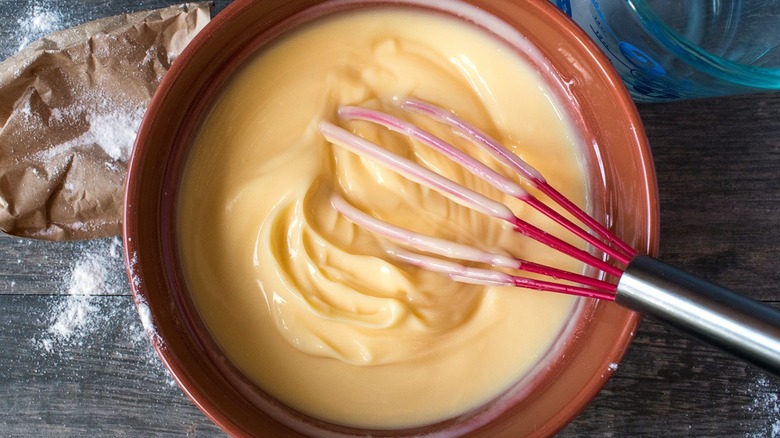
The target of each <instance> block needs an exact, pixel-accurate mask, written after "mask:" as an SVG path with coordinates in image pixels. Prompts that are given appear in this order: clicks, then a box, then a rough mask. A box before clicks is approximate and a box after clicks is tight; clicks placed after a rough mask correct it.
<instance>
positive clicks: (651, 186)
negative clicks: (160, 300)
mask: <svg viewBox="0 0 780 438" xmlns="http://www.w3.org/2000/svg"><path fill="white" fill-rule="evenodd" d="M432 1H433V2H434V3H435V2H436V0H432ZM255 3H256V2H253V1H252V0H236V1H235V2H233V3H231V4H230V5H229V6H228V7H227V8H225V9H224V10H223V11H222V12H220V13H219V14H217V15H216V16H215V17H214V19H213V20H212V21H211V22H210V23H208V25H207V26H206V28H204V29H203V30H202V31H201V32H200V33H199V34H198V35H196V37H195V39H194V40H193V41H192V42H191V43H190V44H189V45H188V46H187V47H186V48H185V50H184V51H183V52H182V54H181V55H180V56H179V58H178V59H177V60H176V61H175V62H174V63H173V65H172V66H171V68H170V70H169V72H168V73H167V74H166V75H165V77H164V78H163V80H162V81H161V83H160V86H159V87H158V89H157V91H156V92H155V94H154V96H153V98H152V101H151V103H150V105H149V107H148V109H147V115H146V116H145V117H144V119H143V121H142V123H141V126H140V128H139V131H138V135H137V139H136V144H135V147H134V150H133V154H132V157H131V159H130V161H129V162H128V178H127V181H126V186H125V204H124V210H123V215H124V217H123V219H124V221H123V240H124V250H125V258H126V266H127V272H128V276H129V278H130V284H131V288H132V293H133V296H134V300H135V303H136V305H137V306H138V308H139V310H140V311H142V312H148V311H149V310H151V315H152V319H151V321H149V323H148V325H149V326H146V325H145V328H146V329H147V332H149V333H150V337H151V339H152V343H153V345H154V348H155V350H156V351H157V353H158V356H159V357H160V358H161V359H162V361H163V363H164V364H165V366H166V368H168V370H169V371H170V373H171V375H172V376H173V378H174V380H175V381H176V382H177V384H178V385H179V387H180V388H181V389H182V390H183V391H184V393H185V394H186V395H187V396H188V397H189V398H190V399H191V400H192V401H193V402H194V403H195V404H196V405H197V406H198V407H199V408H200V409H201V410H202V411H203V412H204V413H205V414H206V415H207V416H208V417H209V418H210V419H211V420H212V421H214V422H215V423H216V424H217V425H219V426H220V427H221V428H223V429H224V430H226V431H228V432H229V433H231V434H234V435H245V434H249V431H248V430H246V429H245V428H244V427H242V426H241V425H240V424H238V423H237V422H236V421H235V420H234V418H232V416H231V415H229V414H228V413H226V412H224V411H223V409H222V408H221V407H220V406H218V405H217V404H216V402H215V401H214V400H212V398H211V397H209V396H208V394H207V393H208V390H207V389H204V388H203V387H202V386H201V385H200V384H198V382H197V381H196V380H195V378H196V377H194V376H193V375H192V374H191V373H190V371H189V370H187V369H185V368H184V367H183V366H182V363H181V362H180V360H179V359H178V358H177V357H176V356H175V354H174V352H172V351H171V350H169V349H168V348H167V346H166V343H165V341H164V340H163V339H161V338H160V336H159V333H158V331H157V327H158V324H159V323H160V321H161V319H162V318H160V317H159V316H158V314H160V313H161V312H162V311H163V309H157V308H151V309H149V301H150V300H149V296H148V293H149V291H148V290H147V285H148V284H149V283H148V281H146V280H145V279H144V275H145V273H144V267H143V266H142V265H141V262H140V261H139V259H138V254H139V251H143V250H141V249H140V245H141V243H140V242H139V239H138V236H139V233H143V232H145V231H148V230H143V229H141V228H139V225H140V224H139V222H140V221H139V216H138V215H139V214H141V213H140V211H139V208H138V205H139V202H138V199H139V196H141V195H142V194H143V193H144V191H145V190H144V189H143V188H142V187H140V183H139V181H138V180H139V178H140V177H139V176H138V175H139V174H140V173H141V172H142V171H143V170H144V166H146V167H149V166H150V165H149V164H146V161H145V160H146V158H145V155H146V154H148V153H149V152H148V151H149V149H150V147H151V146H149V144H148V142H146V139H147V138H149V137H150V136H151V135H152V132H153V131H154V130H155V129H158V128H157V127H158V126H159V125H160V124H161V123H163V121H162V120H160V116H159V113H160V111H161V110H162V109H163V106H164V103H165V102H166V100H167V99H169V95H170V93H171V90H172V88H173V87H174V86H175V85H176V83H177V81H178V80H180V78H181V77H182V75H184V74H185V73H186V71H187V68H188V66H189V65H190V63H192V62H193V58H195V57H196V56H197V55H198V53H199V51H201V50H203V46H204V45H206V44H207V43H208V42H209V41H210V38H212V37H213V36H214V35H215V34H216V33H219V32H220V29H222V28H223V27H224V26H227V25H229V24H230V23H232V22H234V21H236V20H239V19H241V17H242V16H243V15H244V13H245V12H246V11H247V10H248V9H249V8H253V7H257V5H256V4H255ZM335 3H350V1H349V0H346V1H345V0H335ZM369 3H371V2H369ZM373 3H377V4H392V5H394V4H399V3H406V2H405V1H400V2H398V1H384V2H383V1H375V2H373ZM467 3H470V2H467ZM526 3H527V4H528V6H529V7H531V8H535V10H536V11H537V12H538V13H539V14H540V15H541V16H544V17H545V18H546V19H548V20H550V22H551V23H555V25H557V26H559V27H561V31H565V32H566V33H568V34H569V36H570V37H571V38H573V39H575V40H576V42H577V43H578V44H579V45H581V46H582V48H583V50H584V52H585V53H587V54H588V56H590V57H591V58H592V59H593V60H594V61H595V63H596V64H597V65H599V66H600V67H601V74H602V78H603V79H604V80H605V81H606V82H607V83H609V84H610V85H611V88H612V89H613V90H614V93H613V95H612V97H613V98H614V103H615V105H616V106H618V107H620V108H621V109H622V111H623V114H624V116H625V118H626V120H627V124H628V125H629V127H630V130H631V131H630V132H631V133H632V135H633V136H634V139H633V142H632V144H633V145H634V146H636V148H635V149H636V151H635V152H636V153H637V154H638V155H637V159H638V162H639V166H640V167H641V172H642V174H643V177H644V181H643V186H644V189H645V192H644V197H643V199H644V201H645V204H644V205H643V206H642V209H643V210H644V211H645V212H646V213H647V216H646V220H647V223H646V228H647V229H646V230H645V234H646V236H647V237H648V240H647V242H645V247H644V248H643V252H645V253H647V254H649V255H655V254H656V253H657V251H658V245H659V231H660V224H659V222H660V220H659V219H660V211H659V201H658V190H657V181H656V178H655V170H654V165H653V160H652V155H651V151H650V148H649V145H648V142H647V139H646V136H645V133H644V128H643V126H642V123H641V119H640V117H639V113H638V111H637V109H636V106H635V104H634V102H633V100H631V97H630V95H629V93H628V91H627V90H626V89H625V87H624V85H623V82H622V80H621V79H620V77H619V75H618V74H617V73H616V71H615V70H614V69H613V68H612V67H611V64H610V62H609V60H608V59H607V57H606V56H605V55H604V54H603V53H602V52H601V51H600V49H598V47H597V46H596V45H595V44H594V43H593V42H592V40H591V39H590V38H589V37H588V36H587V35H586V34H585V33H584V32H583V31H582V30H581V29H580V28H579V27H577V26H576V24H574V23H573V22H571V21H570V20H569V18H568V17H567V16H566V15H565V14H563V13H562V12H561V11H559V10H558V9H557V8H555V7H554V6H553V5H552V4H550V3H549V2H548V1H547V0H527V1H526ZM487 12H489V13H490V11H489V10H488V11H487ZM162 147H167V146H162ZM147 161H148V160H147ZM155 166H159V163H155ZM160 171H164V169H157V172H160ZM171 196H173V195H171ZM160 202H161V203H162V202H163V201H160ZM155 232H156V233H159V235H158V238H159V239H166V238H168V239H170V236H166V235H165V234H166V233H165V232H164V231H162V232H160V231H159V230H155ZM157 255H158V256H164V251H163V253H162V254H161V253H160V252H159V249H158V254H157ZM158 274H159V273H158ZM164 277H165V276H164V275H162V276H161V275H157V276H156V278H155V279H156V280H163V281H164V280H166V279H165V278H164ZM167 280H170V279H167ZM153 287H156V286H153ZM620 312H621V313H622V314H623V317H624V321H623V322H622V323H621V324H620V332H619V336H617V339H619V340H620V342H617V343H616V344H614V345H613V346H612V348H611V349H609V353H608V355H607V356H608V357H606V358H604V360H608V361H609V363H608V365H609V364H611V363H614V362H617V361H619V359H620V358H622V357H623V355H624V354H625V352H626V350H627V348H628V346H629V344H630V342H631V339H632V338H633V335H634V333H635V331H636V327H637V325H638V323H639V315H638V314H636V313H634V312H630V311H627V310H624V309H621V310H620ZM145 322H147V321H145ZM184 323H185V322H182V321H178V322H176V324H178V326H179V327H182V324H184ZM611 375H612V374H611V373H609V372H607V373H604V374H601V375H600V376H596V375H594V376H593V378H591V379H590V380H589V381H588V382H587V384H586V385H585V386H583V387H582V389H581V391H580V392H579V393H578V394H577V395H576V397H575V398H573V399H571V400H569V402H568V403H567V404H566V408H567V409H562V410H561V413H559V414H558V415H557V416H555V417H553V418H551V419H550V420H549V421H548V423H547V424H545V425H542V426H540V428H539V429H538V432H539V434H540V435H546V434H552V433H555V432H557V431H558V430H560V429H562V428H563V427H564V426H565V425H566V424H568V422H569V421H571V419H572V418H574V416H576V415H577V414H578V413H579V412H581V411H582V410H583V409H584V408H585V407H586V406H587V404H588V403H589V401H590V400H592V399H593V398H594V397H595V396H596V395H597V394H598V392H599V391H600V390H601V388H602V387H603V386H604V385H605V384H606V381H607V380H608V379H609V378H610V377H611Z"/></svg>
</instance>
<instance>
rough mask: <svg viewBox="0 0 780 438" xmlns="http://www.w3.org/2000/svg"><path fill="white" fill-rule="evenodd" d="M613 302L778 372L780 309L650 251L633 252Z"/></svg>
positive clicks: (778, 373)
mask: <svg viewBox="0 0 780 438" xmlns="http://www.w3.org/2000/svg"><path fill="white" fill-rule="evenodd" d="M615 302H616V303H618V304H620V305H622V306H624V307H627V308H629V309H632V310H635V311H637V312H640V313H642V314H645V315H648V316H652V317H654V318H656V319H659V320H661V321H663V322H665V323H667V324H669V325H671V326H674V327H676V328H679V329H681V330H683V331H685V332H687V333H689V334H691V335H694V336H696V337H698V338H700V339H703V340H704V341H706V342H709V343H710V344H712V345H714V346H716V347H719V348H721V349H722V350H724V351H727V352H729V353H732V354H734V355H736V356H738V357H740V358H742V359H745V360H747V361H748V362H751V363H753V364H755V365H758V366H760V367H762V368H764V369H765V370H767V371H770V372H772V373H774V374H776V375H780V311H779V310H777V309H775V308H772V307H769V306H767V305H765V304H762V303H759V302H757V301H754V300H751V299H749V298H747V297H744V296H742V295H739V294H737V293H735V292H732V291H730V290H728V289H725V288H723V287H721V286H718V285H716V284H713V283H710V282H707V281H705V280H702V279H700V278H697V277H695V276H693V275H691V274H688V273H686V272H684V271H681V270H679V269H677V268H674V267H672V266H670V265H667V264H666V263H663V262H661V261H659V260H656V259H654V258H652V257H647V256H637V257H635V258H634V259H633V260H632V261H631V263H630V264H629V265H628V267H627V268H626V271H625V273H624V274H623V276H622V277H621V278H620V282H618V285H617V296H616V297H615Z"/></svg>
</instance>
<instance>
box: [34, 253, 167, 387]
mask: <svg viewBox="0 0 780 438" xmlns="http://www.w3.org/2000/svg"><path fill="white" fill-rule="evenodd" d="M77 250H78V254H77V255H76V257H75V258H74V261H73V263H72V264H71V266H70V267H69V269H68V270H67V271H66V272H63V273H62V278H63V284H62V285H61V286H60V290H59V291H58V292H59V294H58V296H55V297H54V299H53V304H52V305H51V307H50V308H49V312H48V315H47V320H46V321H45V323H46V325H47V328H46V329H45V332H44V333H43V334H42V335H41V336H40V337H39V338H37V339H34V340H33V344H34V345H35V346H36V347H38V348H39V349H40V350H42V351H44V352H45V353H47V354H50V355H56V356H58V357H62V358H65V359H68V358H72V357H75V356H77V354H78V353H77V352H78V350H81V349H88V348H96V347H98V346H101V348H103V347H102V346H103V345H106V344H109V345H110V344H112V343H115V342H117V341H118V342H119V343H120V344H122V343H123V341H124V343H127V344H129V347H130V348H131V349H133V350H136V351H138V352H140V353H142V355H143V359H144V360H145V361H146V362H147V363H148V364H150V365H154V366H155V367H156V368H157V370H158V371H161V372H163V373H165V375H166V377H167V379H168V383H169V384H170V385H175V382H174V381H173V379H172V378H170V376H169V375H168V374H167V372H165V371H164V369H163V367H162V364H161V363H160V360H159V358H158V357H157V354H156V352H155V351H154V349H153V348H152V345H151V342H150V341H149V336H154V330H153V326H152V322H151V313H150V312H149V308H148V305H146V303H145V302H142V303H139V306H138V310H137V309H136V306H135V305H133V301H132V299H131V298H130V297H128V296H127V295H128V293H129V286H128V283H127V277H126V275H125V269H124V257H123V250H122V242H121V240H119V239H118V238H112V239H108V240H94V241H85V242H82V243H79V247H78V248H77ZM52 275H56V273H52ZM107 296H108V297H110V298H111V299H106V298H105V297H107ZM118 304H121V305H118ZM147 332H148V335H147ZM108 353H109V354H112V355H115V356H122V355H123V354H126V353H122V352H121V351H116V352H108Z"/></svg>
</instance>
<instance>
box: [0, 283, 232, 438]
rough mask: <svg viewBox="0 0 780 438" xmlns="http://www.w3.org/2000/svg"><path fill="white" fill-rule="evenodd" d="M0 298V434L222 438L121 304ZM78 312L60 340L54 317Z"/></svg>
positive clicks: (130, 309)
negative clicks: (80, 316)
mask: <svg viewBox="0 0 780 438" xmlns="http://www.w3.org/2000/svg"><path fill="white" fill-rule="evenodd" d="M80 298H85V297H72V296H66V295H62V296H53V297H47V296H40V295H24V296H22V295H3V296H0V315H3V318H2V322H0V345H2V346H3V348H2V349H0V364H2V366H0V435H3V436H79V435H80V436H86V435H89V436H120V435H131V436H149V435H183V434H188V433H193V434H197V435H199V436H205V435H215V436H219V435H222V433H221V431H220V430H219V429H218V428H217V427H216V426H215V425H213V424H212V423H211V421H209V420H208V419H207V418H206V417H205V416H204V415H203V414H202V413H201V412H200V411H199V410H198V408H197V407H195V405H194V404H192V403H191V402H190V400H189V399H188V398H186V397H185V396H184V394H183V393H182V392H181V391H180V390H179V388H178V387H177V386H176V385H175V382H174V381H173V379H172V378H171V377H170V376H169V374H168V373H167V371H166V370H165V369H164V367H163V365H162V363H161V362H160V361H159V359H158V358H157V356H156V353H155V352H154V351H153V349H152V347H151V343H150V342H149V341H148V339H147V337H146V334H145V333H144V331H143V328H142V327H141V324H140V322H139V318H138V314H137V312H136V311H135V307H134V305H133V302H132V299H131V298H130V297H129V296H92V297H86V298H88V299H89V301H88V302H87V303H85V302H82V303H81V305H80V306H78V305H76V304H75V303H76V301H75V300H76V299H80ZM74 307H81V308H82V309H83V308H85V307H88V308H89V309H88V313H89V317H88V318H87V320H88V324H82V325H75V326H74V327H73V333H72V334H71V335H70V336H69V337H65V336H62V335H61V334H58V330H56V323H57V317H58V316H61V315H63V314H65V313H67V311H68V310H69V309H70V310H72V309H73V308H74Z"/></svg>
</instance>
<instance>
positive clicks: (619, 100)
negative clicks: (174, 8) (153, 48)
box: [124, 0, 658, 437]
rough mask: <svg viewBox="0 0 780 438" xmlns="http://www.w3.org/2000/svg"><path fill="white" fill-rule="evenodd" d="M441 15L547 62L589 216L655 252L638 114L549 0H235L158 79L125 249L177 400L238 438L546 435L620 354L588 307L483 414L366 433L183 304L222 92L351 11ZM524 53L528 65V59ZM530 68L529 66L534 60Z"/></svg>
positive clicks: (133, 175) (605, 307)
mask: <svg viewBox="0 0 780 438" xmlns="http://www.w3.org/2000/svg"><path fill="white" fill-rule="evenodd" d="M380 5H381V6H387V5H398V6H403V7H414V8H418V9H430V10H438V11H439V12H443V13H445V14H449V15H452V16H457V17H460V18H462V19H465V20H467V21H469V22H471V23H472V24H473V25H475V26H479V27H481V28H483V29H484V30H485V31H486V32H490V33H493V34H494V35H496V36H497V37H498V38H500V39H503V40H505V41H506V42H507V43H509V44H514V43H516V42H517V41H519V40H518V38H519V39H522V38H527V39H528V40H530V42H532V43H533V44H534V45H535V46H536V47H537V48H538V50H539V52H540V53H541V54H542V55H543V57H544V58H546V63H545V65H536V66H537V67H538V68H539V69H542V70H544V71H543V74H544V76H545V77H546V78H547V80H548V81H549V86H550V88H551V89H552V90H553V91H554V92H555V93H557V94H558V98H559V100H560V101H561V102H563V104H564V106H565V107H566V110H567V111H568V112H569V114H570V116H571V118H572V120H574V121H575V124H576V129H577V130H578V131H579V134H580V135H581V136H582V138H583V140H584V141H583V144H584V145H586V147H588V148H589V149H588V150H586V151H584V153H585V156H586V160H587V161H588V167H589V171H590V175H589V176H590V178H591V181H592V190H591V199H592V200H593V201H594V209H593V210H594V214H595V215H596V216H598V217H599V219H601V220H605V221H608V222H610V223H611V224H612V227H613V229H614V230H615V231H616V232H617V233H618V234H619V235H620V236H622V237H623V238H624V240H626V241H627V242H629V243H631V244H633V245H634V246H635V247H636V248H638V249H639V250H641V251H644V252H647V253H649V254H651V255H652V254H654V253H655V251H656V248H657V243H658V199H657V193H656V186H655V175H654V170H653V166H652V160H651V156H650V151H649V148H648V146H647V141H646V139H645V136H644V131H643V128H642V125H641V122H640V120H639V116H638V114H637V111H636V109H635V107H634V105H633V102H632V101H631V99H630V97H629V95H628V93H627V92H626V91H625V89H624V88H623V85H622V82H621V80H620V78H619V77H618V76H617V74H615V72H613V70H612V68H611V66H610V65H609V62H608V61H607V59H606V58H605V57H604V56H603V55H602V54H601V52H599V50H598V49H597V48H596V47H595V46H594V45H593V44H592V43H591V41H590V39H589V38H588V37H587V36H586V35H585V34H584V33H582V32H581V31H580V30H579V29H578V28H577V27H576V26H575V25H574V24H573V23H572V22H570V21H569V20H568V19H567V18H566V17H565V16H564V15H563V14H562V13H560V12H559V11H558V10H557V9H555V8H554V7H553V6H551V4H550V3H549V2H548V1H547V0H524V1H517V0H505V1H499V0H473V1H469V2H460V1H454V0H450V1H437V0H395V1H390V0H386V1H380V0H373V1H370V0H369V1H366V0H364V1H347V0H340V1H330V2H328V1H326V2H321V1H315V0H292V1H290V0H269V1H263V2H255V1H249V0H238V1H236V2H234V3H232V4H231V5H230V6H229V7H228V8H227V9H225V10H224V11H223V12H221V13H220V14H218V15H217V16H216V17H215V19H214V20H213V21H212V22H211V23H210V24H209V25H208V27H207V28H206V29H204V30H203V31H202V32H201V33H200V34H199V35H198V37H197V38H196V39H195V41H193V43H192V44H190V46H189V47H187V50H185V52H184V53H183V54H182V55H181V57H180V58H179V59H178V60H177V61H176V62H175V63H174V65H173V67H172V68H171V70H170V72H169V73H168V74H167V75H166V77H165V79H164V80H163V82H162V84H161V85H160V87H159V89H158V90H157V93H156V94H155V96H154V98H153V100H152V103H151V105H150V107H149V109H148V111H147V114H146V117H145V118H144V121H143V123H142V125H141V129H140V132H139V135H138V140H137V143H136V146H135V151H134V154H133V157H132V160H131V163H130V171H129V176H128V180H127V191H126V200H125V203H126V205H125V217H124V239H125V241H124V243H125V250H126V255H127V260H128V272H129V275H130V278H131V284H132V286H133V293H134V295H135V298H136V302H137V303H138V305H139V310H140V311H141V314H142V316H144V321H145V323H146V326H147V329H148V330H149V331H150V333H152V339H153V342H154V345H155V348H156V349H157V351H158V353H159V355H160V357H161V358H162V360H163V361H164V363H165V365H166V366H167V367H168V369H169V370H170V372H171V373H172V375H173V376H174V378H175V379H176V381H177V382H178V383H179V385H180V386H181V388H182V389H183V390H184V392H185V393H186V394H187V395H188V396H189V397H191V398H192V400H193V401H194V402H195V403H196V404H197V405H198V406H199V407H200V408H201V409H202V410H203V412H205V413H206V415H208V416H209V417H210V418H211V419H212V420H213V421H214V422H216V423H217V424H218V425H219V426H221V427H222V428H224V429H225V430H226V431H227V432H228V433H230V434H232V435H239V436H242V435H247V436H300V435H313V436H364V435H367V434H371V435H373V436H451V435H457V434H461V433H466V432H468V433H470V434H473V435H475V436H486V437H487V436H490V437H495V436H511V437H519V436H526V435H550V434H553V433H555V432H556V431H558V430H560V429H561V428H562V427H564V426H565V425H566V424H567V423H568V422H569V421H571V420H572V419H573V418H574V417H575V416H576V415H577V414H578V413H579V412H580V411H581V410H582V409H583V408H584V407H585V406H586V404H587V403H588V402H589V401H590V400H591V399H593V397H595V395H596V394H597V393H598V391H599V390H600V389H601V387H602V386H603V385H604V384H605V382H606V381H607V379H608V378H609V377H610V375H611V374H612V372H613V371H614V368H615V364H616V363H618V362H619V360H620V358H621V356H622V355H623V353H624V351H625V349H626V348H627V346H628V344H629V342H630V340H631V338H632V336H633V333H634V329H635V327H636V325H637V322H638V316H637V315H636V314H634V313H632V312H629V311H627V310H624V309H622V308H620V307H618V306H617V305H614V304H612V303H607V302H595V301H590V300H583V301H582V303H581V309H580V311H579V312H578V314H577V315H578V319H577V320H576V321H574V322H573V324H574V325H575V327H574V329H573V330H572V331H571V332H570V333H571V336H570V339H566V340H565V342H563V343H561V345H562V346H561V347H560V348H558V349H557V350H556V351H555V352H554V353H555V356H554V357H552V358H550V359H549V361H548V362H547V363H546V364H545V366H544V367H542V369H541V371H539V372H537V373H535V374H534V375H533V378H532V379H524V380H523V381H522V382H520V383H519V384H518V385H522V387H515V388H513V389H511V390H509V391H508V392H507V393H505V394H503V395H501V396H499V397H498V398H497V399H496V400H494V401H493V402H491V403H488V404H487V405H486V406H483V407H481V408H478V409H476V410H475V411H474V412H471V413H468V414H465V415H463V416H462V417H459V418H455V419H452V420H448V421H445V422H443V423H440V424H435V425H430V426H427V427H423V428H417V429H414V430H403V431H361V430H354V429H349V428H345V427H340V426H335V425H329V424H325V423H322V422H319V421H316V420H314V419H311V418H307V417H305V416H303V415H301V414H299V413H296V412H295V411H293V410H292V409H289V408H287V407H285V406H283V405H282V404H280V403H278V402H276V401H274V400H273V399H271V398H270V397H268V396H266V395H265V394H264V393H263V392H262V391H261V390H259V389H258V388H257V387H255V386H254V385H253V384H252V383H251V382H249V381H248V380H247V379H245V378H244V377H243V376H242V375H241V373H239V372H238V371H237V370H236V369H235V368H234V367H233V366H232V365H231V364H230V363H229V361H227V359H226V358H225V356H224V355H223V354H222V353H221V352H220V349H219V347H218V346H217V345H216V343H215V342H214V340H213V339H211V338H210V336H209V334H208V331H207V330H206V328H205V327H204V325H203V322H202V321H201V320H200V318H199V316H198V312H197V311H196V310H195V308H194V306H193V303H192V301H191V299H190V297H189V294H188V291H187V287H186V284H185V281H184V278H183V275H182V272H181V268H180V262H179V260H180V257H179V254H178V249H177V244H176V227H177V221H176V205H177V193H178V190H177V187H178V184H179V181H180V179H181V174H182V170H183V166H184V162H185V160H186V158H187V156H188V150H189V148H190V146H191V144H192V139H193V137H194V135H195V133H196V132H197V130H198V128H199V126H200V123H201V121H202V119H203V117H204V115H205V113H206V112H207V111H208V110H209V108H210V105H211V103H212V102H213V101H214V99H215V97H216V96H218V95H219V93H220V90H221V89H222V87H223V85H224V84H225V83H226V81H228V80H229V79H230V78H231V75H233V74H234V73H235V72H236V71H237V69H239V68H240V67H241V66H242V63H243V62H244V61H246V60H247V59H248V58H250V57H251V56H252V55H253V54H254V53H256V52H257V51H258V50H259V49H261V48H262V47H263V46H264V45H265V44H267V43H268V42H269V41H271V40H273V39H274V38H276V37H278V36H279V35H281V34H282V33H284V32H285V31H288V30H290V29H291V28H293V27H295V26H299V25H301V24H303V23H306V22H307V21H310V20H313V19H316V18H318V17H321V16H324V15H327V14H331V13H337V12H339V11H343V10H345V9H351V8H370V7H376V6H380ZM521 56H525V55H522V54H521ZM529 61H530V62H532V63H535V62H536V61H534V60H533V59H529Z"/></svg>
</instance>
